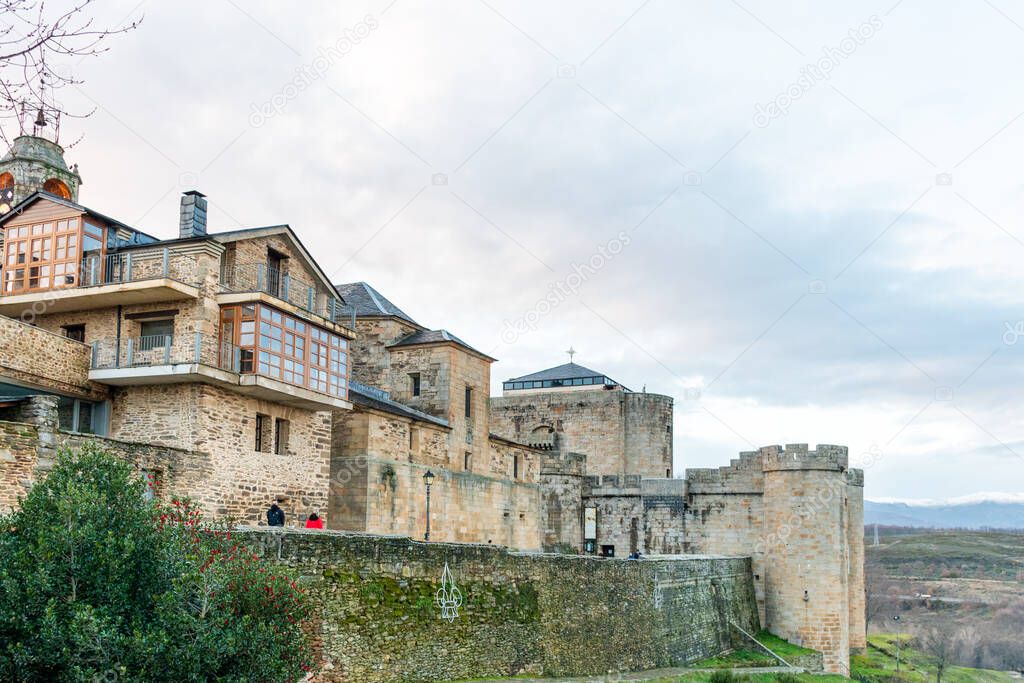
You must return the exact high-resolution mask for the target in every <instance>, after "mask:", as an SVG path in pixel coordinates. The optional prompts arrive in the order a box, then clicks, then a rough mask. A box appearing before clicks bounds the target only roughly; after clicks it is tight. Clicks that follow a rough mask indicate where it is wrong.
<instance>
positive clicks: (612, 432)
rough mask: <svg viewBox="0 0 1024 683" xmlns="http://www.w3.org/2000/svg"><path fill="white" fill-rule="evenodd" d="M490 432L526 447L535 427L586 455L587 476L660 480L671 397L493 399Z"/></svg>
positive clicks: (604, 394)
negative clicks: (551, 430) (628, 475)
mask: <svg viewBox="0 0 1024 683" xmlns="http://www.w3.org/2000/svg"><path fill="white" fill-rule="evenodd" d="M490 412H491V431H492V432H494V433H495V434H498V435H500V436H503V437H505V438H507V439H512V440H513V441H518V442H520V443H529V440H530V435H531V434H532V433H533V431H534V430H535V429H537V428H539V427H551V428H553V429H554V430H555V436H556V444H557V447H558V448H560V449H561V450H563V451H566V452H574V453H583V454H585V455H586V456H587V474H589V475H605V474H634V475H640V476H644V477H664V476H665V475H666V474H667V473H668V474H671V471H672V398H671V397H670V396H662V395H659V394H647V393H639V394H636V393H630V392H625V391H621V390H606V389H592V390H575V391H557V390H551V391H538V392H533V393H529V394H522V395H516V394H515V393H514V392H512V393H511V394H510V395H506V396H496V397H492V398H491V401H490Z"/></svg>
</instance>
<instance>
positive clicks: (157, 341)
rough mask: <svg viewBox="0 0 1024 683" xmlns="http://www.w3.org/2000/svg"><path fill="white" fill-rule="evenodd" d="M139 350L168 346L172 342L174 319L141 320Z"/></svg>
mask: <svg viewBox="0 0 1024 683" xmlns="http://www.w3.org/2000/svg"><path fill="white" fill-rule="evenodd" d="M139 337H140V339H139V350H140V351H148V350H150V349H159V348H163V347H165V346H170V345H171V342H172V341H173V340H174V318H165V319H163V320H143V321H141V322H140V323H139Z"/></svg>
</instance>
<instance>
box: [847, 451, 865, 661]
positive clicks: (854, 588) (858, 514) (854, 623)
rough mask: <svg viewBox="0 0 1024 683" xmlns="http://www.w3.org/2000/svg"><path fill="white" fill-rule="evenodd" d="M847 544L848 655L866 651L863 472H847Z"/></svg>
mask: <svg viewBox="0 0 1024 683" xmlns="http://www.w3.org/2000/svg"><path fill="white" fill-rule="evenodd" d="M846 486H847V489H846V490H847V496H846V502H847V516H848V523H847V528H848V534H847V543H848V544H849V547H850V651H851V652H853V653H860V652H863V651H864V650H866V649H867V646H868V642H867V616H866V614H867V611H866V610H867V604H866V601H867V595H866V594H865V592H864V591H865V586H864V472H863V470H847V471H846Z"/></svg>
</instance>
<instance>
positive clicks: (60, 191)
mask: <svg viewBox="0 0 1024 683" xmlns="http://www.w3.org/2000/svg"><path fill="white" fill-rule="evenodd" d="M81 184H82V178H81V177H80V176H79V175H78V167H77V166H73V167H71V168H68V165H67V163H66V162H65V161H64V148H63V147H61V146H60V145H58V144H57V143H56V142H52V141H50V140H47V139H46V138H42V137H38V136H35V135H21V136H19V137H17V138H15V139H14V144H12V145H11V149H10V150H9V151H8V152H7V154H6V155H4V157H3V158H2V159H0V215H2V214H5V213H7V212H8V211H10V210H11V207H13V206H14V205H15V204H17V203H18V202H20V201H21V200H23V199H25V198H26V197H28V196H29V195H31V194H32V193H33V192H36V191H38V190H43V191H44V192H49V193H50V194H52V195H56V196H58V197H61V198H63V199H69V200H71V201H73V202H77V201H78V187H79V186H80V185H81Z"/></svg>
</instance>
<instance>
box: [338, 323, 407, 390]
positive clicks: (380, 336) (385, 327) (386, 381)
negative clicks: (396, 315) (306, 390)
mask: <svg viewBox="0 0 1024 683" xmlns="http://www.w3.org/2000/svg"><path fill="white" fill-rule="evenodd" d="M341 322H342V324H345V325H351V324H352V323H351V321H350V320H342V321H341ZM416 329H417V328H416V327H414V326H412V325H410V324H409V323H406V322H401V321H399V320H396V319H393V318H356V331H357V332H358V333H359V336H358V338H356V339H354V340H353V341H352V342H350V343H349V353H350V355H351V357H352V379H354V380H355V381H357V382H361V383H362V384H365V385H367V386H371V387H377V388H379V389H383V390H384V391H389V392H396V391H398V390H399V388H400V386H399V384H400V385H401V387H404V386H405V385H406V384H407V383H408V382H409V380H408V378H407V377H406V378H396V377H392V376H391V375H390V352H389V351H388V350H387V348H386V347H387V346H388V345H389V344H393V343H395V342H396V341H398V340H399V339H401V338H402V337H405V336H408V335H410V334H412V333H413V332H415V331H416ZM396 383H397V384H396Z"/></svg>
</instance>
